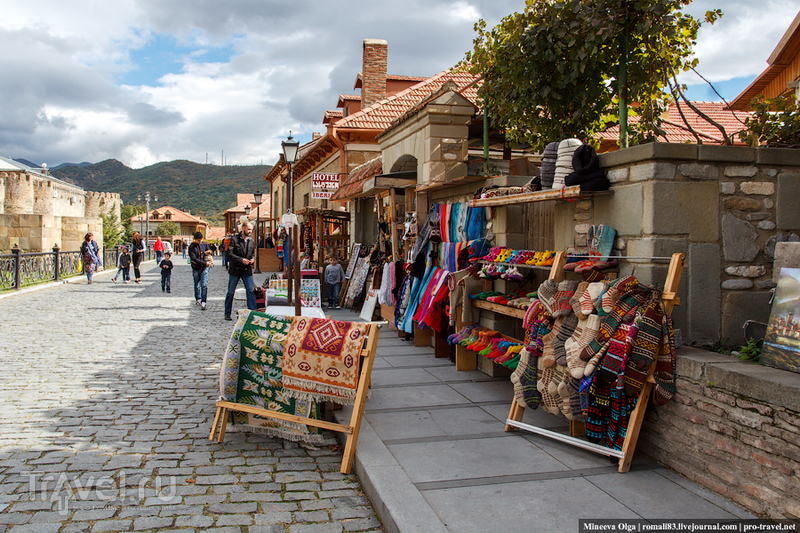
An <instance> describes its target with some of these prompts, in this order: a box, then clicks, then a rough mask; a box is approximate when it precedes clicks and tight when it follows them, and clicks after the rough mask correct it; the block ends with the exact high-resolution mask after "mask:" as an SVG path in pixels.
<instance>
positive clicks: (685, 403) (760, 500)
mask: <svg viewBox="0 0 800 533" xmlns="http://www.w3.org/2000/svg"><path fill="white" fill-rule="evenodd" d="M638 451H641V452H644V453H646V454H647V455H649V456H651V457H652V458H654V459H656V460H657V461H658V462H660V463H663V464H665V465H667V466H669V467H670V468H671V469H673V470H675V471H676V472H678V473H680V474H681V475H683V476H685V477H687V478H689V479H691V480H692V481H694V482H696V483H699V484H700V485H702V486H704V487H706V488H707V489H709V490H711V491H713V492H716V493H717V494H720V495H721V496H724V497H726V498H728V499H730V500H732V501H734V502H736V503H737V504H739V505H741V506H742V507H744V508H745V509H748V510H749V511H751V512H752V513H754V514H757V515H759V516H761V517H769V518H773V519H782V518H787V519H793V520H796V519H800V379H798V375H797V374H793V373H791V372H785V371H781V370H777V369H773V368H767V367H763V366H760V365H754V364H750V363H746V362H743V361H739V360H738V359H736V358H734V357H732V356H726V355H721V354H716V353H711V352H705V351H702V350H697V349H693V348H682V349H680V350H678V381H677V394H676V395H675V398H674V401H672V402H670V403H668V404H666V405H664V406H661V407H658V408H654V407H652V406H651V407H650V408H649V409H648V412H647V415H646V417H645V422H644V424H643V426H642V433H641V435H640V437H639V444H638Z"/></svg>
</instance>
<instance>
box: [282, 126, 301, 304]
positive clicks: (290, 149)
mask: <svg viewBox="0 0 800 533" xmlns="http://www.w3.org/2000/svg"><path fill="white" fill-rule="evenodd" d="M299 147H300V143H299V142H297V141H295V140H294V139H293V138H292V132H291V131H290V132H289V138H288V139H286V140H285V141H281V149H283V160H284V161H285V162H286V166H287V168H288V175H287V177H286V210H287V211H286V212H287V214H290V215H291V214H292V196H293V194H292V165H293V164H294V162H295V160H296V159H297V149H298V148H299ZM289 229H290V230H292V231H293V230H294V226H292V227H291V228H289ZM292 231H287V232H286V249H285V250H284V257H286V274H287V277H288V278H289V279H288V285H289V291H288V292H289V294H288V296H289V302H288V303H289V305H291V303H292V277H293V276H292V273H293V272H292V261H290V258H291V256H292V252H293V250H294V248H293V245H294V243H293V241H294V239H292V238H291V235H292ZM299 273H300V272H299V271H298V272H297V274H299ZM295 289H296V290H297V298H296V300H297V301H296V302H295V316H299V315H300V282H299V281H298V283H297V287H296V288H295Z"/></svg>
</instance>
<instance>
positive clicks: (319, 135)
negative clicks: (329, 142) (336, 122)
mask: <svg viewBox="0 0 800 533" xmlns="http://www.w3.org/2000/svg"><path fill="white" fill-rule="evenodd" d="M320 137H322V134H321V133H320V132H318V131H315V132H314V133H312V134H311V140H312V141H316V140H317V139H319V138H320Z"/></svg>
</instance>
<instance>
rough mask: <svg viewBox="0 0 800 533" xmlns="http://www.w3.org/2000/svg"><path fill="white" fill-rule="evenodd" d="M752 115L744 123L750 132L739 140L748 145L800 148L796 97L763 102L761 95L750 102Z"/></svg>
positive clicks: (799, 122)
mask: <svg viewBox="0 0 800 533" xmlns="http://www.w3.org/2000/svg"><path fill="white" fill-rule="evenodd" d="M750 107H751V108H752V110H753V115H752V116H750V117H748V118H747V119H746V120H745V125H746V126H747V129H746V130H745V131H742V132H741V133H740V134H739V138H740V139H741V140H742V141H744V142H746V143H747V144H748V145H749V146H759V145H761V144H766V145H768V146H796V145H800V106H798V104H797V100H796V99H795V97H794V95H790V96H788V97H783V96H779V97H777V98H768V99H764V97H763V96H762V95H759V96H757V97H755V98H753V100H751V101H750Z"/></svg>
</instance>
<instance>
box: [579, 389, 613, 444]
mask: <svg viewBox="0 0 800 533" xmlns="http://www.w3.org/2000/svg"><path fill="white" fill-rule="evenodd" d="M610 395H611V385H610V384H608V383H605V384H602V383H600V381H599V380H598V379H597V376H595V378H594V379H592V381H591V383H590V384H589V406H588V408H587V410H586V419H585V421H584V424H585V426H586V440H588V441H589V442H594V443H595V444H598V443H600V442H602V441H603V440H604V439H605V436H606V426H607V425H608V411H609V403H610Z"/></svg>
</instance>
